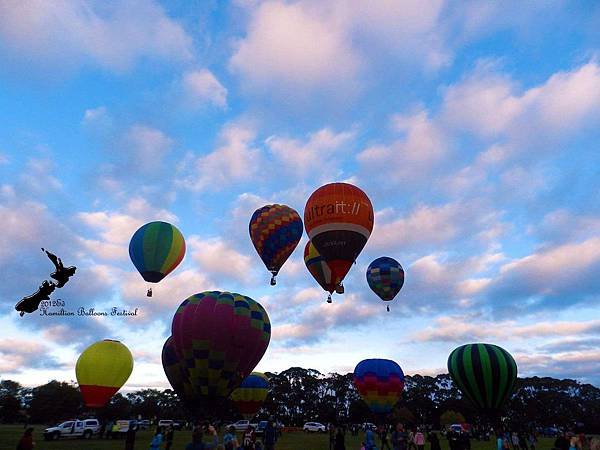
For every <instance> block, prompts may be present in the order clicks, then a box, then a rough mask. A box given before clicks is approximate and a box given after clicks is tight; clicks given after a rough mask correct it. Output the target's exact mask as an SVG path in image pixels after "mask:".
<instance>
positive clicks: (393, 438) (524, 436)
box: [17, 418, 600, 450]
mask: <svg viewBox="0 0 600 450" xmlns="http://www.w3.org/2000/svg"><path fill="white" fill-rule="evenodd" d="M115 426H116V424H115V423H114V422H112V421H109V422H107V423H106V424H105V426H103V427H102V431H101V433H99V437H100V438H105V439H114V438H115V437H118V436H120V435H122V434H124V435H125V436H124V440H125V450H133V449H134V446H135V438H136V433H137V431H138V425H137V423H136V422H135V421H131V423H130V426H129V429H128V430H127V432H126V433H117V432H115V429H114V427H115ZM347 430H348V431H349V432H350V433H351V434H352V435H357V434H358V429H357V427H356V426H352V427H349V428H348V429H347V428H346V427H343V426H340V427H336V426H333V425H331V426H330V427H329V450H346V442H345V439H346V431H347ZM33 431H34V429H33V428H32V427H27V426H26V430H25V432H24V433H23V436H22V437H21V439H20V441H19V443H18V444H17V450H34V448H35V442H34V441H33ZM174 434H175V429H174V428H173V426H172V425H169V426H166V427H161V426H159V427H157V428H156V430H155V432H154V435H153V437H152V439H151V441H150V444H149V448H150V450H171V448H172V446H173V438H174ZM484 435H489V432H488V433H484ZM278 436H279V433H278V429H277V426H276V425H275V423H274V420H273V418H271V419H270V420H269V421H268V422H267V425H266V427H265V429H264V431H263V435H262V438H261V439H259V438H258V436H257V433H256V430H255V429H254V427H253V426H252V425H249V426H248V428H247V429H246V430H245V431H244V432H243V433H242V435H241V437H240V439H238V434H237V433H236V430H235V428H234V427H233V426H229V427H228V428H227V429H226V430H225V433H224V435H223V439H222V442H219V435H218V431H217V428H215V427H214V426H213V425H211V424H209V423H208V422H204V423H197V424H195V425H193V427H192V439H191V442H189V443H188V444H187V445H186V446H185V450H213V449H214V450H275V444H276V442H277V438H278ZM445 436H446V439H447V440H448V447H449V449H450V450H471V440H470V436H471V433H470V432H467V431H465V430H462V431H457V430H453V429H450V430H448V431H447V432H446V433H445ZM478 436H479V435H478ZM486 440H487V439H486ZM426 442H429V447H430V449H429V450H441V446H440V439H439V437H438V434H437V433H436V432H434V431H429V432H426V431H425V430H424V429H422V428H414V429H411V428H405V427H404V426H403V425H402V424H397V425H396V426H395V427H392V426H389V425H381V426H379V427H377V429H372V428H371V427H366V430H365V432H364V439H363V442H362V444H361V448H360V450H425V444H426ZM537 443H538V438H537V433H536V432H534V431H530V432H522V431H520V432H516V431H515V432H498V433H497V434H496V450H536V447H537ZM552 450H600V438H598V437H588V436H586V435H585V434H583V433H579V434H576V433H572V432H562V433H560V434H559V435H558V436H557V438H556V440H555V441H554V446H553V449H552Z"/></svg>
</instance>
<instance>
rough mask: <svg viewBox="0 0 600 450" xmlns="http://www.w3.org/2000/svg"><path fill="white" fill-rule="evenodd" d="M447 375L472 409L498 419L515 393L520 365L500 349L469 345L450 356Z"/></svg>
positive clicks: (495, 346) (486, 345)
mask: <svg viewBox="0 0 600 450" xmlns="http://www.w3.org/2000/svg"><path fill="white" fill-rule="evenodd" d="M448 372H450V376H451V377H452V380H453V381H454V382H455V383H456V385H457V386H458V388H459V389H460V390H461V392H462V393H463V394H464V396H465V397H467V398H468V399H469V400H470V401H471V403H473V405H475V406H476V407H477V408H478V409H479V410H480V411H482V412H483V413H487V414H490V415H495V414H496V413H497V412H498V411H499V410H500V409H501V408H502V406H503V405H504V403H505V402H506V400H507V399H508V397H509V396H510V395H511V393H512V391H513V387H514V384H515V380H516V379H517V364H516V363H515V360H514V359H513V357H512V356H511V355H510V353H508V352H507V351H506V350H504V349H503V348H501V347H498V346H497V345H493V344H467V345H462V346H460V347H458V348H456V349H454V351H453V352H452V353H450V356H449V357H448Z"/></svg>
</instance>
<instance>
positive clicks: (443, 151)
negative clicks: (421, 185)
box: [357, 110, 449, 184]
mask: <svg viewBox="0 0 600 450" xmlns="http://www.w3.org/2000/svg"><path fill="white" fill-rule="evenodd" d="M393 125H394V127H395V129H396V130H397V131H398V132H400V133H402V134H403V135H404V137H403V138H402V139H398V140H396V141H395V142H393V143H392V144H391V145H373V146H370V147H368V148H366V149H365V150H363V151H362V152H360V153H359V154H358V155H357V160H358V162H359V163H360V165H361V171H362V173H361V177H362V178H371V177H373V176H374V177H377V178H378V179H385V180H386V183H395V184H398V183H402V182H414V181H415V180H425V179H430V174H431V172H432V171H433V170H434V169H436V168H437V167H439V166H440V164H441V163H442V162H443V161H444V160H445V158H446V157H447V155H448V151H449V148H448V145H447V138H446V136H445V134H444V131H443V130H442V129H441V128H440V127H439V126H438V124H437V123H436V122H435V121H432V120H431V119H430V118H429V117H428V114H427V112H426V111H424V110H419V111H417V112H415V113H413V114H409V115H397V116H395V117H394V118H393Z"/></svg>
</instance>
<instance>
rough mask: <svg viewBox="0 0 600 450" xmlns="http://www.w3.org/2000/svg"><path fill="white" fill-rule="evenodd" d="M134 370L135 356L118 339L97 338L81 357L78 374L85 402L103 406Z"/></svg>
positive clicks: (89, 405)
mask: <svg viewBox="0 0 600 450" xmlns="http://www.w3.org/2000/svg"><path fill="white" fill-rule="evenodd" d="M132 371H133V357H132V356H131V352H130V351H129V349H128V348H127V347H125V345H123V344H122V343H121V342H119V341H114V340H111V339H105V340H103V341H98V342H96V343H94V344H92V345H90V346H89V347H88V348H86V349H85V350H84V351H83V353H82V354H81V355H80V356H79V359H78V360H77V364H76V366H75V374H76V376H77V382H78V383H79V389H80V390H81V395H82V396H83V401H84V403H85V405H86V406H87V407H89V408H101V407H102V406H104V405H105V404H106V403H108V401H109V400H110V399H111V397H112V396H113V395H115V394H116V393H117V391H118V390H119V389H121V386H123V385H124V384H125V382H126V381H127V379H128V378H129V375H131V372H132Z"/></svg>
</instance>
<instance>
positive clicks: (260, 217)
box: [248, 204, 302, 285]
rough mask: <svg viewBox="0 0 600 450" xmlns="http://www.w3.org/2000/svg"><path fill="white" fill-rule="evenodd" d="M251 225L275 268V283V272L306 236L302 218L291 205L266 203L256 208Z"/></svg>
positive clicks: (268, 264)
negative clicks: (303, 236) (303, 231)
mask: <svg viewBox="0 0 600 450" xmlns="http://www.w3.org/2000/svg"><path fill="white" fill-rule="evenodd" d="M248 228H249V231H250V239H251V240H252V244H254V248H255V249H256V252H257V253H258V256H260V259H262V261H263V263H264V264H265V266H266V267H267V270H268V271H269V272H271V275H272V277H271V285H275V284H276V281H275V276H276V275H277V274H278V273H279V270H281V267H282V266H283V264H284V263H285V262H286V261H287V259H288V258H289V256H290V255H291V254H292V252H293V251H294V249H295V248H296V246H297V245H298V242H300V238H302V219H300V215H299V214H298V212H296V210H295V209H293V208H290V207H289V206H286V205H277V204H275V205H265V206H263V207H261V208H258V209H257V210H256V211H254V214H252V218H251V219H250V224H249V226H248Z"/></svg>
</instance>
